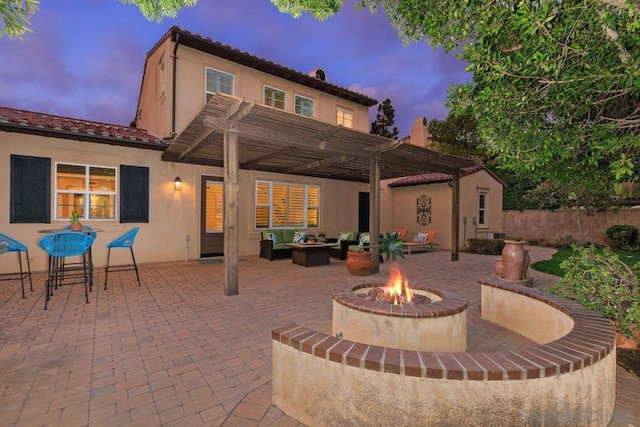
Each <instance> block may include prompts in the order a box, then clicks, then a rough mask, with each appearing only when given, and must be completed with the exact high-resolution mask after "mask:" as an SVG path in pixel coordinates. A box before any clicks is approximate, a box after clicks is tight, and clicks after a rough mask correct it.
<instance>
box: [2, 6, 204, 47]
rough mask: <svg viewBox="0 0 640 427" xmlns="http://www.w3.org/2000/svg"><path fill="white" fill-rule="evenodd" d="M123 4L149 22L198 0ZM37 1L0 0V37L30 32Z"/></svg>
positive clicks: (173, 12)
mask: <svg viewBox="0 0 640 427" xmlns="http://www.w3.org/2000/svg"><path fill="white" fill-rule="evenodd" d="M120 2H122V3H124V4H134V5H136V6H138V7H139V8H140V11H141V12H142V14H143V15H144V16H145V18H147V19H148V20H150V21H158V22H160V21H162V19H163V18H175V17H176V16H177V14H178V11H179V10H180V9H182V8H184V7H188V6H193V5H194V4H196V3H198V0H120ZM39 3H40V2H39V0H0V18H2V20H3V21H4V26H3V27H2V28H1V29H0V37H2V36H4V35H7V36H9V37H20V38H22V36H23V35H24V34H25V33H26V32H27V31H31V29H30V28H29V24H30V22H29V16H31V15H33V14H34V13H35V12H37V11H38V4H39Z"/></svg>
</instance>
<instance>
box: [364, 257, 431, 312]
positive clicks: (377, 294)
mask: <svg viewBox="0 0 640 427" xmlns="http://www.w3.org/2000/svg"><path fill="white" fill-rule="evenodd" d="M358 295H360V296H361V297H363V298H366V299H368V300H371V301H375V302H382V303H387V304H393V305H402V304H430V303H431V302H432V301H431V299H430V298H429V297H427V296H426V295H422V294H415V293H414V292H413V291H412V290H411V288H410V287H409V281H408V280H407V278H406V277H405V275H404V274H403V273H402V271H401V270H400V267H398V266H397V265H396V263H393V264H392V265H391V274H390V276H389V281H387V283H385V284H384V285H383V286H379V287H374V288H371V289H369V291H368V292H367V294H366V295H365V294H358Z"/></svg>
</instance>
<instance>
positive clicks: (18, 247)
mask: <svg viewBox="0 0 640 427" xmlns="http://www.w3.org/2000/svg"><path fill="white" fill-rule="evenodd" d="M0 242H3V243H4V244H5V245H4V246H5V250H6V251H7V253H9V252H17V254H18V264H19V265H20V272H16V273H3V274H0V277H1V278H0V281H5V280H17V279H18V278H19V279H20V284H21V285H22V298H26V295H25V294H24V279H26V278H27V277H28V278H29V288H30V289H31V292H33V283H31V264H30V262H29V249H28V248H27V246H26V245H24V244H22V243H20V242H18V241H17V240H16V239H13V238H11V237H9V236H7V235H6V234H0ZM23 252H24V254H25V256H26V258H27V270H26V271H25V270H24V269H23V268H22V253H23Z"/></svg>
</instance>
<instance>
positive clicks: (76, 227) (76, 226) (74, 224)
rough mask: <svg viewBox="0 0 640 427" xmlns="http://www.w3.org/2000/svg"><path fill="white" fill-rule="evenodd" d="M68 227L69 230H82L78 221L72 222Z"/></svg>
mask: <svg viewBox="0 0 640 427" xmlns="http://www.w3.org/2000/svg"><path fill="white" fill-rule="evenodd" d="M69 228H70V229H71V231H82V224H80V223H79V222H72V223H71V225H70V226H69Z"/></svg>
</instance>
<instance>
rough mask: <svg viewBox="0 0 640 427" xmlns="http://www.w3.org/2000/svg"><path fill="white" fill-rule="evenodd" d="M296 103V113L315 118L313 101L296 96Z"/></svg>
mask: <svg viewBox="0 0 640 427" xmlns="http://www.w3.org/2000/svg"><path fill="white" fill-rule="evenodd" d="M293 99H294V101H295V104H296V105H295V111H296V113H298V114H302V115H303V116H308V117H313V107H314V105H313V104H314V103H313V99H311V98H306V97H304V96H300V95H295V96H294V97H293Z"/></svg>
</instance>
